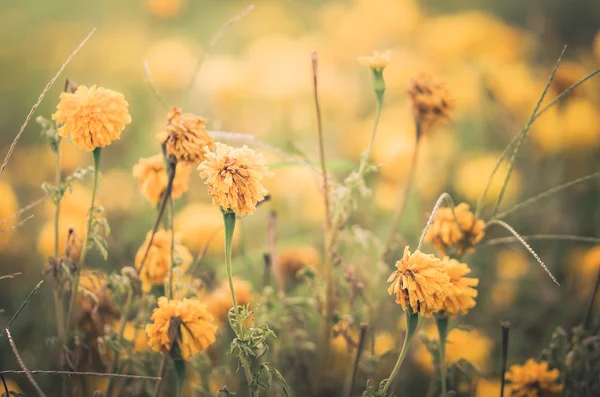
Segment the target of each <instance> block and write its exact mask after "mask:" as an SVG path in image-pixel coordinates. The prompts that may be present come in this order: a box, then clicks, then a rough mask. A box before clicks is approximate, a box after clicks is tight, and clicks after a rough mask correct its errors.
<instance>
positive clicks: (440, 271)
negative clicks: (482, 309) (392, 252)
mask: <svg viewBox="0 0 600 397" xmlns="http://www.w3.org/2000/svg"><path fill="white" fill-rule="evenodd" d="M396 267H397V268H398V270H396V271H395V272H393V273H392V274H391V275H390V277H389V278H388V282H391V283H392V285H390V287H389V288H388V293H389V294H390V295H391V294H393V293H395V294H396V303H399V304H401V305H402V309H404V310H405V311H406V310H408V308H409V307H410V308H411V309H412V311H413V312H415V313H419V314H421V315H430V314H433V313H435V312H437V311H440V310H441V309H442V308H443V307H444V300H445V299H446V297H447V296H448V293H449V291H450V286H451V284H450V279H449V277H448V274H446V266H445V265H444V263H443V262H442V261H441V260H440V259H438V258H436V257H434V256H433V255H426V254H424V253H422V252H421V251H418V250H417V251H415V252H414V253H413V254H411V253H410V250H409V249H408V247H405V248H404V256H403V257H402V259H400V260H399V261H398V262H396Z"/></svg>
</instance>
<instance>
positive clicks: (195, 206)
mask: <svg viewBox="0 0 600 397" xmlns="http://www.w3.org/2000/svg"><path fill="white" fill-rule="evenodd" d="M175 227H176V228H177V231H178V232H180V233H181V242H182V243H183V244H184V245H185V246H186V247H189V248H190V249H191V250H192V251H194V252H202V250H203V249H204V246H205V245H206V244H208V247H207V252H209V253H220V254H222V253H223V244H224V237H223V217H222V216H221V214H220V213H219V212H218V211H215V209H214V207H213V206H212V205H210V204H202V203H198V202H194V203H191V204H188V205H186V206H185V207H183V208H182V209H181V210H180V211H179V212H178V213H177V215H175ZM236 233H237V230H236ZM237 241H238V239H236V238H235V237H234V239H233V242H234V245H235V244H236V243H237Z"/></svg>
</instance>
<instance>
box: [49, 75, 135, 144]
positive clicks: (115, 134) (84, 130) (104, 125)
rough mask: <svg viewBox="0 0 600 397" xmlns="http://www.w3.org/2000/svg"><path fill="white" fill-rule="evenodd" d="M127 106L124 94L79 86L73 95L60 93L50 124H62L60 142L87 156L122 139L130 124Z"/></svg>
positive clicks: (94, 87)
mask: <svg viewBox="0 0 600 397" xmlns="http://www.w3.org/2000/svg"><path fill="white" fill-rule="evenodd" d="M128 108H129V104H128V103H127V101H126V100H125V98H124V97H123V94H120V93H118V92H115V91H112V90H109V89H106V88H103V87H96V86H95V85H94V86H92V87H90V88H88V87H87V86H85V85H80V86H79V87H77V90H76V91H75V92H74V93H68V92H63V93H62V94H60V102H59V104H58V105H57V106H56V109H57V111H56V113H54V114H53V115H52V120H56V121H57V122H59V123H64V124H63V125H62V126H61V127H60V128H59V129H58V131H59V133H60V135H61V136H62V137H63V138H66V137H68V136H70V137H71V140H72V142H73V143H74V144H75V145H77V146H79V147H80V148H82V149H84V150H86V151H88V152H90V151H92V150H94V149H96V148H98V147H104V146H107V145H109V144H110V143H111V142H112V141H114V140H116V139H119V138H120V137H121V132H122V131H123V129H124V128H125V126H126V125H127V124H129V123H131V116H130V115H129V109H128Z"/></svg>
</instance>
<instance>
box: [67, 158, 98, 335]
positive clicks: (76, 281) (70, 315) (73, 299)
mask: <svg viewBox="0 0 600 397" xmlns="http://www.w3.org/2000/svg"><path fill="white" fill-rule="evenodd" d="M101 153H102V148H100V147H97V148H96V149H94V151H93V155H94V184H93V186H92V203H91V205H90V215H89V218H88V223H87V227H86V230H85V237H84V239H83V247H82V249H81V256H80V257H79V263H78V264H77V270H76V271H75V277H74V281H73V283H72V288H71V302H70V303H69V310H68V312H67V313H68V314H67V324H66V329H67V333H68V332H69V331H68V330H69V329H70V326H71V322H72V320H73V314H74V312H75V304H76V302H77V290H78V288H79V277H80V276H81V273H82V271H83V267H84V265H85V257H86V255H87V251H88V245H89V244H88V238H89V237H90V232H91V230H92V223H93V221H94V207H95V204H96V192H97V190H98V176H99V173H100V172H99V171H100V154H101Z"/></svg>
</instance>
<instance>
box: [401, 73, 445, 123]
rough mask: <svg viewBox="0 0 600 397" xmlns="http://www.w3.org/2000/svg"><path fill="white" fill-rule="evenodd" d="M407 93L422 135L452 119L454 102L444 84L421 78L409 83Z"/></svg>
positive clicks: (428, 78) (424, 77) (425, 77)
mask: <svg viewBox="0 0 600 397" xmlns="http://www.w3.org/2000/svg"><path fill="white" fill-rule="evenodd" d="M407 93H408V97H409V99H410V103H411V109H412V114H413V118H414V120H415V123H416V124H417V125H418V126H419V127H420V131H419V133H420V134H427V133H428V132H429V131H431V129H432V127H434V126H435V125H436V124H437V123H439V122H440V121H442V120H444V119H449V118H450V113H451V112H452V110H453V109H454V100H453V99H452V98H451V97H450V92H449V91H448V89H447V88H446V86H445V85H443V84H442V83H439V82H436V81H434V80H432V79H431V78H430V77H428V76H421V77H419V78H416V79H412V80H410V81H409V82H408V89H407Z"/></svg>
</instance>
